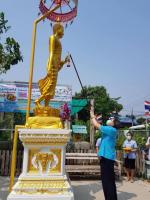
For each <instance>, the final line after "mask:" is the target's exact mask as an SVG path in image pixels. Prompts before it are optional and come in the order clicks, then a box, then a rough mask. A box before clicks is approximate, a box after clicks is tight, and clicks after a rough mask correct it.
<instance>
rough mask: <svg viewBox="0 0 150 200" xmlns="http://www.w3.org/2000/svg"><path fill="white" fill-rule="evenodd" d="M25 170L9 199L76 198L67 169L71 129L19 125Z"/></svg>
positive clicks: (63, 199) (46, 199)
mask: <svg viewBox="0 0 150 200" xmlns="http://www.w3.org/2000/svg"><path fill="white" fill-rule="evenodd" d="M18 131H19V138H20V140H21V141H22V142H23V145H24V157H23V171H22V174H21V175H20V176H19V178H18V181H17V183H16V184H15V185H14V186H13V188H12V192H11V193H10V194H9V196H8V197H7V200H74V195H73V191H72V187H71V184H70V180H69V178H68V177H67V175H66V172H65V147H66V144H67V142H68V141H69V139H70V133H71V130H67V129H66V130H65V129H28V128H23V129H19V130H18Z"/></svg>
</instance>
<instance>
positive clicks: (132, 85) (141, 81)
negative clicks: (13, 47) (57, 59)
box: [0, 0, 150, 114]
mask: <svg viewBox="0 0 150 200" xmlns="http://www.w3.org/2000/svg"><path fill="white" fill-rule="evenodd" d="M38 4H39V0H21V1H20V0H13V1H10V0H1V1H0V10H1V11H4V12H5V15H6V18H7V19H8V20H9V25H11V27H12V28H11V30H10V31H9V32H8V35H9V36H13V37H15V39H16V40H17V41H18V42H19V43H20V46H21V51H22V54H23V57H24V61H23V63H19V64H18V65H17V66H13V67H12V69H11V70H10V71H9V72H7V74H5V75H2V76H1V79H3V80H9V81H28V78H29V63H30V53H31V36H32V25H33V21H34V19H35V18H37V13H38ZM149 9H150V1H149V0H93V1H92V0H91V1H90V0H79V8H78V17H77V18H76V19H75V20H74V23H73V24H72V25H71V26H68V28H67V29H66V31H65V35H64V38H63V39H62V44H63V56H65V55H66V54H67V52H68V51H69V52H71V54H72V57H73V58H74V61H75V63H76V66H77V69H78V71H79V74H80V77H81V80H82V83H83V85H87V86H89V85H91V86H96V85H99V86H100V85H103V86H105V87H106V89H107V91H108V93H109V94H110V96H111V97H112V98H114V97H119V96H121V97H122V98H121V99H120V101H119V102H120V103H122V104H123V106H124V110H123V111H124V113H131V110H132V108H133V111H134V113H135V114H139V113H141V112H144V105H143V102H144V100H150V77H149V76H150V12H149ZM51 33H52V30H51V27H50V25H49V21H45V22H44V23H43V22H41V23H40V24H39V25H38V31H37V43H36V52H35V65H34V67H35V68H34V81H37V80H39V79H41V78H42V77H44V76H45V74H46V70H45V69H46V62H47V58H48V39H49V36H50V34H51ZM58 83H59V84H65V85H66V84H67V85H72V88H73V92H75V91H80V89H81V87H80V84H79V81H78V79H77V76H76V74H75V71H74V69H73V67H72V68H66V67H64V68H63V69H62V71H61V72H60V73H59V78H58Z"/></svg>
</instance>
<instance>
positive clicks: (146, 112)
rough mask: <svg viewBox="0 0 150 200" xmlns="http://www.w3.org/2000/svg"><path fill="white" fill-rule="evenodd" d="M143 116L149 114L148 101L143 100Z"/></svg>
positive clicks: (149, 104)
mask: <svg viewBox="0 0 150 200" xmlns="http://www.w3.org/2000/svg"><path fill="white" fill-rule="evenodd" d="M144 107H145V116H150V101H144Z"/></svg>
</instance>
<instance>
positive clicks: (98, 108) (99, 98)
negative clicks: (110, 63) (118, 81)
mask: <svg viewBox="0 0 150 200" xmlns="http://www.w3.org/2000/svg"><path fill="white" fill-rule="evenodd" d="M85 97H86V98H87V99H94V100H95V103H94V104H95V105H94V107H95V113H102V115H103V118H104V119H106V118H108V116H109V115H110V113H111V112H113V111H115V112H116V113H118V112H119V111H121V110H122V108H123V106H122V105H121V104H119V103H118V102H117V101H118V100H119V99H120V97H118V98H111V97H110V96H109V94H108V93H107V90H106V88H105V87H104V86H95V87H91V86H89V87H84V90H81V92H79V93H75V96H74V98H85ZM79 119H81V120H84V121H87V120H88V119H89V107H86V108H84V109H83V110H82V111H80V112H79Z"/></svg>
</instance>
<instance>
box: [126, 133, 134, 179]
mask: <svg viewBox="0 0 150 200" xmlns="http://www.w3.org/2000/svg"><path fill="white" fill-rule="evenodd" d="M126 138H127V139H126V140H125V141H124V143H123V149H127V148H128V149H129V151H127V150H125V152H124V167H125V171H126V174H127V181H131V183H133V182H134V180H133V177H134V171H135V159H136V151H137V143H136V141H135V140H133V139H132V133H131V132H127V133H126Z"/></svg>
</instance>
